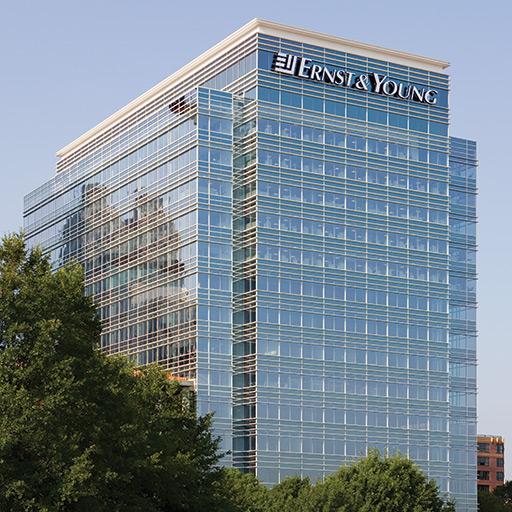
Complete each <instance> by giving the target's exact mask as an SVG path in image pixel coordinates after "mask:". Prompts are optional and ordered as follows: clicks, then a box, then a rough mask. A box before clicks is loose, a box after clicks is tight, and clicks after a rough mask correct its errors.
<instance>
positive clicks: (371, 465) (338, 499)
mask: <svg viewBox="0 0 512 512" xmlns="http://www.w3.org/2000/svg"><path fill="white" fill-rule="evenodd" d="M308 510H310V511H311V512H313V511H315V512H320V511H322V512H335V511H336V512H449V511H453V510H455V509H454V507H453V504H451V503H446V502H445V501H444V500H443V499H442V498H441V497H440V495H439V491H438V488H437V486H436V484H435V482H433V481H428V480H427V479H426V478H425V476H424V475H423V473H422V472H421V471H420V470H419V469H418V468H417V467H416V466H415V465H414V464H413V463H412V462H411V461H409V460H408V459H405V458H403V457H399V456H394V457H389V458H381V457H380V456H379V454H378V452H373V453H370V454H369V455H368V457H366V458H364V459H361V460H360V461H358V462H357V463H355V464H353V465H352V466H347V467H342V468H341V469H339V471H338V472H337V473H335V474H334V475H332V476H330V477H327V478H326V479H325V480H324V481H322V482H320V483H318V484H317V485H316V486H315V487H314V489H313V492H312V495H311V498H310V502H309V508H308Z"/></svg>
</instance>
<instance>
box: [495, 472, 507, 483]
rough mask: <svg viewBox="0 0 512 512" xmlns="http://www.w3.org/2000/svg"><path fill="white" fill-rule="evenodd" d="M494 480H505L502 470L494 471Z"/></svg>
mask: <svg viewBox="0 0 512 512" xmlns="http://www.w3.org/2000/svg"><path fill="white" fill-rule="evenodd" d="M496 480H501V481H503V480H505V473H504V472H503V471H497V472H496Z"/></svg>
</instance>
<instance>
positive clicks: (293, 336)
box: [25, 20, 476, 511]
mask: <svg viewBox="0 0 512 512" xmlns="http://www.w3.org/2000/svg"><path fill="white" fill-rule="evenodd" d="M446 67H447V63H444V62H442V61H436V60H433V59H428V58H425V57H418V56H413V55H409V54H404V53H401V52H396V51H391V50H384V49H381V48H377V47H371V46H368V45H364V44H360V43H354V42H351V41H346V40H342V39H339V38H335V37H331V36H326V35H322V34H317V33H313V32H308V31H304V30H299V29H295V28H292V27H286V26H283V25H278V24H275V23H270V22H265V21H261V20H254V21H252V22H250V23H249V24H247V25H246V26H244V27H242V28H241V29H240V30H239V31H237V32H235V33H234V34H232V35H231V36H230V37H228V38H227V39H226V40H224V41H223V42H221V43H219V45H217V46H215V47H213V48H212V49H211V50H209V51H208V52H206V53H205V54H203V55H202V56H201V57H199V58H198V59H196V60H195V61H192V62H191V63H190V64H189V65H187V66H185V68H183V69H182V70H180V71H178V72H177V73H176V74H174V75H172V76H171V77H169V78H168V79H167V80H165V81H164V82H162V83H161V84H159V85H157V86H156V87H155V88H153V89H151V90H150V91H148V92H147V93H145V94H144V95H143V96H141V97H140V98H138V99H137V100H135V101H134V102H132V103H131V104H129V105H128V106H127V107H125V108H124V109H122V110H121V111H119V112H118V113H117V114H114V116H112V117H111V118H109V119H107V120H106V121H104V122H103V123H101V124H100V125H98V126H97V127H96V128H94V129H93V130H91V131H90V132H87V133H86V134H84V135H83V136H82V137H80V138H79V139H77V140H76V141H75V142H73V143H71V144H70V145H69V146H67V147H66V148H64V149H63V150H61V151H60V152H59V156H60V159H59V162H58V164H57V174H56V176H55V177H54V178H53V179H52V180H50V181H49V182H48V183H46V184H45V185H43V186H42V187H40V188H38V189H37V190H35V191H34V192H32V193H31V194H29V195H28V196H27V197H26V200H25V229H26V232H27V236H28V239H29V242H30V243H31V244H41V245H42V246H43V248H44V250H45V251H47V252H48V254H50V255H51V259H52V261H53V263H54V265H55V266H56V267H58V266H60V265H62V264H63V263H65V262H66V261H68V260H69V259H78V260H79V261H80V262H81V263H83V265H84V267H85V271H86V291H87V293H88V294H90V295H92V296H93V297H94V299H95V300H96V302H97V304H98V308H99V311H100V315H101V319H102V322H103V334H102V342H101V343H102V350H104V351H105V352H106V353H108V354H126V355H127V356H128V357H129V358H130V359H132V360H133V361H135V362H136V363H137V364H139V365H145V364H151V363H159V364H161V365H162V366H163V367H165V368H166V369H167V370H169V371H170V372H172V373H173V374H174V375H176V376H180V377H186V378H188V379H190V380H191V381H193V382H194V384H195V387H196V389H197V394H198V408H199V413H201V414H202V413H205V412H208V411H215V425H216V429H217V432H218V433H219V434H220V435H222V437H223V448H224V449H225V450H230V453H229V454H228V455H226V457H225V458H224V461H225V463H226V464H231V465H234V466H236V467H239V468H242V469H243V470H246V471H255V472H256V474H257V475H258V477H259V478H260V479H261V480H262V481H263V482H265V483H268V484H273V483H276V482H278V481H280V480H282V479H283V478H285V477H286V476H289V475H295V474H299V475H304V476H306V475H307V476H310V477H312V478H313V479H316V478H321V477H323V476H325V475H327V474H329V473H331V472H333V471H334V470H335V469H336V468H337V467H338V466H339V465H340V464H343V463H346V462H349V461H352V460H355V459H356V458H357V457H359V456H361V455H364V454H366V452H367V450H368V449H369V448H372V447H374V448H377V449H379V450H381V452H383V453H396V452H400V453H402V454H404V455H407V456H408V457H410V458H411V459H413V460H415V461H417V462H418V464H419V465H420V466H421V467H422V468H423V469H424V470H425V471H426V472H427V474H428V475H429V477H431V478H435V479H436V481H437V482H438V484H439V486H440V488H441V490H442V491H443V492H449V493H450V494H451V495H453V497H454V498H455V499H456V503H457V507H458V510H460V511H462V510H464V511H476V479H475V467H476V460H475V435H476V428H475V424H476V375H475V365H476V342H475V340H476V324H475V307H476V296H475V278H476V271H475V247H476V240H475V223H476V213H475V195H476V181H475V169H476V149H475V144H474V143H473V142H470V141H465V140H462V139H456V138H452V137H450V136H449V133H450V132H449V108H448V97H449V81H448V76H447V75H446V73H445V71H444V69H445V68H446Z"/></svg>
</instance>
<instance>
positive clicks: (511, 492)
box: [493, 480, 512, 505]
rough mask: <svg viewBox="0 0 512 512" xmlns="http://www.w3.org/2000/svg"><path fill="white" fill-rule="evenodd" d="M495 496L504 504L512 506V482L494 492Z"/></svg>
mask: <svg viewBox="0 0 512 512" xmlns="http://www.w3.org/2000/svg"><path fill="white" fill-rule="evenodd" d="M493 494H494V496H496V497H498V498H500V499H501V500H502V501H503V503H506V504H508V505H512V480H509V481H508V482H505V483H504V484H503V485H500V486H498V487H496V488H495V489H494V491H493Z"/></svg>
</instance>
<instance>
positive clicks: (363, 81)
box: [272, 52, 438, 105]
mask: <svg viewBox="0 0 512 512" xmlns="http://www.w3.org/2000/svg"><path fill="white" fill-rule="evenodd" d="M272 70H273V71H276V72H277V73H282V74H284V75H291V76H296V77H298V78H305V79H308V80H314V81H315V82H323V83H327V84H331V85H336V86H339V87H348V88H351V89H357V90H359V91H366V92H373V93H375V94H381V95H383V96H388V97H392V98H398V99H402V100H411V101H416V102H418V103H423V104H427V105H435V104H436V103H437V94H438V92H437V91H436V90H435V89H426V88H423V87H418V86H416V85H412V84H405V83H403V82H399V81H397V80H392V79H391V78H389V77H388V76H386V75H381V74H379V73H367V74H357V73H353V72H351V71H346V70H344V69H336V68H329V67H327V66H321V65H320V64H313V63H312V61H311V59H306V58H304V57H298V56H297V55H291V54H288V53H283V52H276V53H275V54H274V61H273V63H272Z"/></svg>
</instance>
